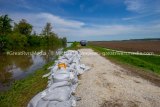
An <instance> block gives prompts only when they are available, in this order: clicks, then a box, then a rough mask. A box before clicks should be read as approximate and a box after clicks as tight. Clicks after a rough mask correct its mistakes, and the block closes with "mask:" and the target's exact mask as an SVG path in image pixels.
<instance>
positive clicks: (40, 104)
mask: <svg viewBox="0 0 160 107" xmlns="http://www.w3.org/2000/svg"><path fill="white" fill-rule="evenodd" d="M48 103H49V101H44V100H43V99H40V100H39V101H38V103H37V106H36V107H47V105H48Z"/></svg>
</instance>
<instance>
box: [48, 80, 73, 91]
mask: <svg viewBox="0 0 160 107" xmlns="http://www.w3.org/2000/svg"><path fill="white" fill-rule="evenodd" d="M70 85H71V82H68V81H62V82H57V83H54V84H52V85H51V86H50V87H49V88H48V91H49V92H52V91H53V90H54V89H55V88H57V87H63V86H70Z"/></svg>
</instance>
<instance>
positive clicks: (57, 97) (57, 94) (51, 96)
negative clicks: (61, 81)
mask: <svg viewBox="0 0 160 107" xmlns="http://www.w3.org/2000/svg"><path fill="white" fill-rule="evenodd" d="M70 96H71V88H70V87H69V86H64V87H58V88H55V89H54V90H53V91H52V92H49V93H47V95H46V96H44V97H43V98H42V99H43V100H46V101H59V102H62V101H66V100H69V99H70Z"/></svg>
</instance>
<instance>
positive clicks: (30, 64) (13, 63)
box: [0, 48, 58, 90]
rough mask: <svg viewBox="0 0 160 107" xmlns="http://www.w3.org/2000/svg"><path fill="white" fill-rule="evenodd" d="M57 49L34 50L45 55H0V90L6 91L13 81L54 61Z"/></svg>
mask: <svg viewBox="0 0 160 107" xmlns="http://www.w3.org/2000/svg"><path fill="white" fill-rule="evenodd" d="M57 49H58V48H47V49H46V48H45V49H41V50H36V51H37V52H45V53H46V55H35V54H33V55H0V90H5V89H7V88H8V87H9V86H10V85H11V83H12V82H13V81H14V80H18V79H22V78H24V77H26V76H27V75H28V74H30V73H32V72H33V71H35V70H37V69H39V68H41V67H42V66H43V65H44V64H46V63H48V62H50V61H51V60H54V58H55V54H56V50H57ZM27 51H30V52H31V51H35V50H34V49H30V50H27Z"/></svg>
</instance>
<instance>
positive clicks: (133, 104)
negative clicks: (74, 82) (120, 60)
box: [76, 49, 160, 107]
mask: <svg viewBox="0 0 160 107" xmlns="http://www.w3.org/2000/svg"><path fill="white" fill-rule="evenodd" d="M79 51H80V52H81V53H82V54H84V53H85V54H84V55H82V59H81V63H84V64H86V65H88V66H91V69H90V70H89V71H87V72H85V73H84V74H82V75H81V76H80V80H79V85H78V88H77V90H76V96H78V97H81V100H80V101H78V102H77V107H160V87H159V86H156V85H155V84H153V83H151V82H150V81H149V80H146V79H143V78H141V77H139V76H135V75H132V74H130V73H128V71H127V70H126V69H124V68H121V67H120V66H118V65H115V64H113V63H112V62H110V61H109V60H108V59H106V58H104V57H102V56H100V55H99V54H97V53H96V52H94V51H93V50H91V49H80V50H79ZM86 53H89V54H90V53H92V54H94V55H86Z"/></svg>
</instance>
